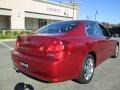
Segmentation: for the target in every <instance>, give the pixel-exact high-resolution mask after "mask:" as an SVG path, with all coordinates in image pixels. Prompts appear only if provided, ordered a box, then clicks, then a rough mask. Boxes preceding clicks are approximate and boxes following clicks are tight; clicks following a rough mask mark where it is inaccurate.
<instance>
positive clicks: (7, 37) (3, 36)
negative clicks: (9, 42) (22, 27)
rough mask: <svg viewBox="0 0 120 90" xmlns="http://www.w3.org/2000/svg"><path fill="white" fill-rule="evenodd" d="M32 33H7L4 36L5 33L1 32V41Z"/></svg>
mask: <svg viewBox="0 0 120 90" xmlns="http://www.w3.org/2000/svg"><path fill="white" fill-rule="evenodd" d="M30 33H31V31H5V34H4V35H3V32H2V31H0V39H15V38H17V36H18V35H22V34H30Z"/></svg>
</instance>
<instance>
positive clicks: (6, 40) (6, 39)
mask: <svg viewBox="0 0 120 90" xmlns="http://www.w3.org/2000/svg"><path fill="white" fill-rule="evenodd" d="M2 41H16V39H1V40H0V42H2Z"/></svg>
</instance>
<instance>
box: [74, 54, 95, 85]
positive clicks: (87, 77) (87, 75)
mask: <svg viewBox="0 0 120 90" xmlns="http://www.w3.org/2000/svg"><path fill="white" fill-rule="evenodd" d="M94 68H95V59H94V57H93V56H92V55H91V54H88V55H87V56H86V59H85V61H84V63H83V66H82V71H81V76H80V78H78V79H76V81H77V82H78V83H81V84H88V83H89V82H90V81H91V79H92V77H93V74H94Z"/></svg>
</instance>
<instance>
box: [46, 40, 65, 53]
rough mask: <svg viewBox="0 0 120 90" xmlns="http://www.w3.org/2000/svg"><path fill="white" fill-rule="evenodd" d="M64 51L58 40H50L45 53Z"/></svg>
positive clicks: (61, 43)
mask: <svg viewBox="0 0 120 90" xmlns="http://www.w3.org/2000/svg"><path fill="white" fill-rule="evenodd" d="M64 49H65V45H64V43H63V42H62V41H60V40H52V41H51V42H50V44H49V45H48V48H47V50H46V51H47V52H61V51H63V50H64Z"/></svg>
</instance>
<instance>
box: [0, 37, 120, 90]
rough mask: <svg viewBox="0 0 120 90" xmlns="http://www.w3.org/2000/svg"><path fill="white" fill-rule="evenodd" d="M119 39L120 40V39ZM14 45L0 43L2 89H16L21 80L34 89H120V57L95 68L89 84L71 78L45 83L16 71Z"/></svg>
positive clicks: (0, 88) (0, 80) (10, 42)
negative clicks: (11, 54)
mask: <svg viewBox="0 0 120 90" xmlns="http://www.w3.org/2000/svg"><path fill="white" fill-rule="evenodd" d="M118 40H119V41H120V39H118ZM4 44H5V45H7V46H8V47H6V46H4ZM14 46H15V41H3V42H2V43H1V44H0V90H14V88H15V86H16V85H17V84H18V83H20V82H24V83H26V84H30V85H31V86H32V87H33V88H34V90H120V85H119V84H120V59H119V58H117V59H108V60H106V61H105V62H103V63H102V64H101V65H99V66H98V67H97V68H96V69H95V73H94V77H93V80H92V81H91V82H90V83H89V84H86V85H82V84H79V83H76V82H74V81H71V80H69V81H65V82H59V83H45V82H41V81H37V80H34V79H31V78H29V77H27V76H25V75H23V74H21V73H16V72H15V71H14V70H13V68H12V67H13V65H12V60H11V56H10V52H11V49H10V48H14ZM9 47H10V48H9ZM21 90H22V89H21Z"/></svg>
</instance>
